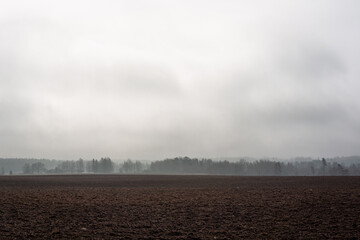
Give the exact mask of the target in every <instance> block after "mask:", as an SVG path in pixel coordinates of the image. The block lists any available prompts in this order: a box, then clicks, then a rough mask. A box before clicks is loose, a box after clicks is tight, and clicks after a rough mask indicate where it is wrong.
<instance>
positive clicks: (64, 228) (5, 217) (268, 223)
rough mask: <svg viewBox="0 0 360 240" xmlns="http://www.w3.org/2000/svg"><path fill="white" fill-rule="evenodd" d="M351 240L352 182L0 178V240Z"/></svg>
mask: <svg viewBox="0 0 360 240" xmlns="http://www.w3.org/2000/svg"><path fill="white" fill-rule="evenodd" d="M359 238H360V177H235V176H202V175H199V176H166V175H156V176H155V175H64V176H1V177H0V239H359Z"/></svg>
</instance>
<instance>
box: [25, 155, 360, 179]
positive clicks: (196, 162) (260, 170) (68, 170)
mask: <svg viewBox="0 0 360 240" xmlns="http://www.w3.org/2000/svg"><path fill="white" fill-rule="evenodd" d="M23 173H24V174H81V173H102V174H108V173H119V174H219V175H239V176H354V175H357V176H359V175H360V163H352V164H351V165H348V166H346V165H345V164H340V163H338V162H335V161H330V160H326V159H325V158H323V159H321V160H319V159H318V160H310V161H295V162H281V161H274V160H266V159H262V160H255V161H247V160H245V159H240V160H238V161H231V162H230V161H227V160H223V161H213V160H211V159H197V158H189V157H176V158H169V159H165V160H160V161H153V162H151V163H147V162H141V161H132V160H126V161H124V162H122V163H114V162H113V161H112V160H111V159H110V158H108V157H105V158H101V159H100V160H97V159H92V160H83V159H79V160H77V161H60V162H59V164H58V166H56V167H55V168H52V169H47V168H46V167H45V164H44V163H42V162H34V163H32V164H30V163H26V164H24V166H23Z"/></svg>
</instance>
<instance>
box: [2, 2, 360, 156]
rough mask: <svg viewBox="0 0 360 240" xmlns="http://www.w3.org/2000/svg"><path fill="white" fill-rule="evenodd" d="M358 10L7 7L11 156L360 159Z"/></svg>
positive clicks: (6, 107) (349, 6)
mask: <svg viewBox="0 0 360 240" xmlns="http://www.w3.org/2000/svg"><path fill="white" fill-rule="evenodd" d="M359 43H360V2H359V1H357V0H342V1H339V0H317V1H310V0H294V1H287V0H274V1H265V0H264V1H260V0H253V1H250V0H249V1H246V0H243V1H235V0H234V1H230V0H218V1H212V0H203V1H202V0H192V1H190V0H181V1H180V0H179V1H175V0H174V1H168V0H163V1H161V0H151V1H145V0H143V1H142V0H128V1H124V0H119V1H117V0H101V1H100V0H98V1H94V0H86V1H85V0H72V1H69V0H68V1H67V0H65V1H45V0H43V1H39V0H34V1H25V0H3V1H1V3H0V156H1V157H32V158H54V159H78V158H80V157H81V158H84V159H91V158H100V157H103V156H109V157H111V158H112V159H127V158H131V159H149V160H153V159H164V158H169V157H176V156H190V157H199V158H202V157H209V158H211V157H240V156H249V157H256V158H261V157H279V158H291V157H296V156H310V157H330V156H348V155H359V154H360V140H359V139H360V95H359V90H360V82H359V81H360V66H359V63H360V45H359Z"/></svg>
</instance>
